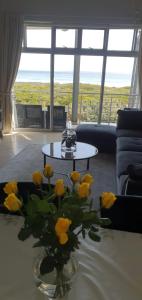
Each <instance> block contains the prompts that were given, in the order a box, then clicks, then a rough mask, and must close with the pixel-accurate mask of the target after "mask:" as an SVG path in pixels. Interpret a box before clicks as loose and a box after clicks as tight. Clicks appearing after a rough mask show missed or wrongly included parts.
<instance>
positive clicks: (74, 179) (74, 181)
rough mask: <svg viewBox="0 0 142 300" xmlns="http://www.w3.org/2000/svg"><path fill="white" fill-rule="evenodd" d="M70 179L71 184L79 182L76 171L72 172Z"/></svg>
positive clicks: (78, 174) (78, 175)
mask: <svg viewBox="0 0 142 300" xmlns="http://www.w3.org/2000/svg"><path fill="white" fill-rule="evenodd" d="M70 178H71V180H72V182H73V183H76V182H78V181H79V180H80V173H79V172H77V171H73V172H71V174H70Z"/></svg>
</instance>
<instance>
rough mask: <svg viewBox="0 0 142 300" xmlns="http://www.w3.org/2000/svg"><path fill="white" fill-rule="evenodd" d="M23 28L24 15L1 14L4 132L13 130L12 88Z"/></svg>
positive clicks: (0, 102)
mask: <svg viewBox="0 0 142 300" xmlns="http://www.w3.org/2000/svg"><path fill="white" fill-rule="evenodd" d="M23 28H24V19H23V16H18V15H7V14H4V15H2V14H1V15H0V105H1V108H2V120H3V132H4V133H9V132H10V131H11V123H12V96H11V90H12V86H13V83H14V81H15V78H16V74H17V70H18V66H19V61H20V55H21V48H22V37H23Z"/></svg>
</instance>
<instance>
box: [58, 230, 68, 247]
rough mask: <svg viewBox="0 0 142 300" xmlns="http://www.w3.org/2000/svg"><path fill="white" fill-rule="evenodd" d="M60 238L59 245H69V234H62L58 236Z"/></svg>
mask: <svg viewBox="0 0 142 300" xmlns="http://www.w3.org/2000/svg"><path fill="white" fill-rule="evenodd" d="M58 238H59V243H60V244H61V245H64V244H66V243H67V241H68V239H69V238H68V235H67V233H64V232H63V233H61V234H60V235H59V236H58Z"/></svg>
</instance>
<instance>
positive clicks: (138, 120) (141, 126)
mask: <svg viewBox="0 0 142 300" xmlns="http://www.w3.org/2000/svg"><path fill="white" fill-rule="evenodd" d="M117 114H118V118H117V129H130V130H132V129H133V130H142V110H121V109H120V110H118V112H117Z"/></svg>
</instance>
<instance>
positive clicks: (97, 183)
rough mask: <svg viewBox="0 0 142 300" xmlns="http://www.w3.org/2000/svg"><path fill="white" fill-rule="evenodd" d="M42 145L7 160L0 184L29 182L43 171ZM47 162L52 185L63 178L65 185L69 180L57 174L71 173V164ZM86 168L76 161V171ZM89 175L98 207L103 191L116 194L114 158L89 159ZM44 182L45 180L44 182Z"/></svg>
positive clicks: (25, 149) (33, 145)
mask: <svg viewBox="0 0 142 300" xmlns="http://www.w3.org/2000/svg"><path fill="white" fill-rule="evenodd" d="M41 149H42V145H39V144H29V145H28V146H26V147H25V148H24V149H23V150H22V151H21V152H19V154H17V155H16V156H15V157H14V158H12V159H11V160H9V161H8V162H7V164H6V165H5V166H4V167H2V168H1V169H0V182H5V181H9V180H16V181H31V180H32V173H33V172H34V171H35V170H40V171H41V172H42V171H43V155H42V151H41ZM47 162H48V163H50V164H52V166H53V168H54V170H55V174H54V177H53V178H52V183H54V182H55V180H56V179H57V178H63V177H64V180H65V183H66V185H69V184H70V183H69V180H68V178H67V177H66V176H62V175H60V174H56V172H59V173H70V172H71V171H72V162H71V161H63V160H56V159H51V158H48V159H47ZM85 168H86V161H85V160H84V161H77V163H76V169H77V170H82V169H85ZM89 171H90V173H91V174H92V175H93V177H94V183H93V186H92V195H93V198H94V207H98V203H99V196H100V194H101V193H102V192H103V191H112V192H114V193H115V192H116V181H115V177H116V175H115V156H114V155H111V154H98V155H96V157H94V158H91V159H90V170H89ZM45 181H46V180H45Z"/></svg>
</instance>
